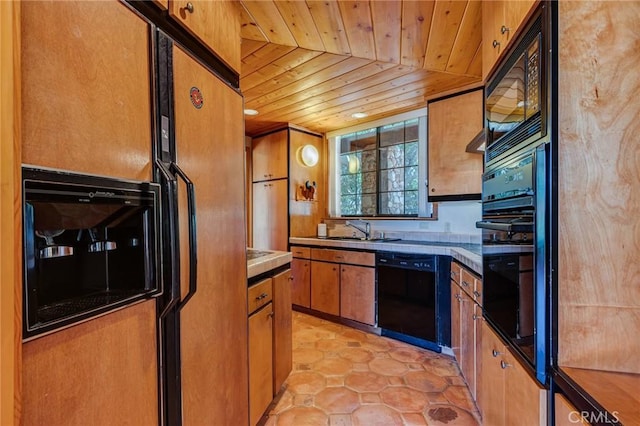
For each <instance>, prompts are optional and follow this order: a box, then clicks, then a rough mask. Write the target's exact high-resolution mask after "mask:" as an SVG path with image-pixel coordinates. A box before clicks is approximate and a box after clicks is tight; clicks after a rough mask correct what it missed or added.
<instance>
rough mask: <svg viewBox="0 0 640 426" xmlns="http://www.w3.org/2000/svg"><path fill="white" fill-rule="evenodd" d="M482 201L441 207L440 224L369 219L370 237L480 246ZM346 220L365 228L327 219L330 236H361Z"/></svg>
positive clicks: (359, 223) (439, 213) (448, 203)
mask: <svg viewBox="0 0 640 426" xmlns="http://www.w3.org/2000/svg"><path fill="white" fill-rule="evenodd" d="M481 212H482V206H481V205H480V202H479V201H453V202H443V203H439V204H438V220H413V219H409V220H401V219H400V220H388V219H387V220H385V219H367V220H366V222H369V223H370V224H371V236H372V237H373V238H376V237H379V236H380V232H383V233H384V237H386V238H401V239H403V240H415V241H441V242H452V243H471V244H481V242H482V232H481V231H480V230H479V229H477V228H476V222H477V221H479V220H480V219H481V217H482V213H481ZM346 220H350V221H352V222H353V223H354V224H356V225H359V226H360V225H362V223H361V221H359V220H358V219H357V218H353V219H343V218H340V219H325V220H324V223H326V224H327V231H328V235H329V236H351V235H353V233H354V232H355V234H356V236H360V235H362V233H361V232H359V231H357V230H355V229H354V228H352V227H349V226H345V225H344V223H345V221H346Z"/></svg>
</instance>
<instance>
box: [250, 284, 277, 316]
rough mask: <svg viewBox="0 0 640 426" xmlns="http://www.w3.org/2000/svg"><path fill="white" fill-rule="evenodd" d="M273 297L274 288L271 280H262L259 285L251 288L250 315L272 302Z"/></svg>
mask: <svg viewBox="0 0 640 426" xmlns="http://www.w3.org/2000/svg"><path fill="white" fill-rule="evenodd" d="M272 297H273V287H272V283H271V278H267V279H265V280H262V281H260V282H259V283H257V284H254V285H252V286H251V287H249V293H248V303H249V314H251V313H252V312H253V311H255V310H256V309H258V308H260V307H262V306H264V305H266V304H267V303H269V302H271V299H272Z"/></svg>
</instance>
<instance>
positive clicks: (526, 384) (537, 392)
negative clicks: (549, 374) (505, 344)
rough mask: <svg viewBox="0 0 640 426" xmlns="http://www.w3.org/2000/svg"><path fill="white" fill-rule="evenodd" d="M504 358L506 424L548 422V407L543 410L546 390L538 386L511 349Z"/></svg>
mask: <svg viewBox="0 0 640 426" xmlns="http://www.w3.org/2000/svg"><path fill="white" fill-rule="evenodd" d="M504 358H505V359H504V360H505V363H506V364H505V422H506V424H507V425H514V424H522V425H544V424H546V409H545V410H544V411H543V410H542V408H544V407H545V405H546V397H545V390H544V389H542V388H541V387H540V386H538V383H537V382H536V381H535V380H534V379H533V378H532V377H531V376H529V374H528V373H527V371H526V370H525V369H524V367H523V366H522V365H520V363H519V362H518V361H517V360H516V359H515V358H514V356H513V355H512V354H511V353H510V352H509V351H507V353H506V354H505V357H504ZM542 414H544V418H543V417H542V416H541V415H542Z"/></svg>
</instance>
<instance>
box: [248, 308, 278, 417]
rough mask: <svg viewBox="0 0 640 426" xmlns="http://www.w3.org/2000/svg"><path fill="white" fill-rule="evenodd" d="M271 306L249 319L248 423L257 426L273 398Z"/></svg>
mask: <svg viewBox="0 0 640 426" xmlns="http://www.w3.org/2000/svg"><path fill="white" fill-rule="evenodd" d="M272 360H273V304H272V303H269V304H267V305H266V306H264V307H263V308H261V309H260V310H259V311H257V312H255V313H254V314H252V315H251V316H250V317H249V424H251V425H255V424H256V423H258V421H259V420H260V418H261V417H262V414H263V413H264V411H265V410H266V409H267V407H268V406H269V404H270V403H271V400H272V399H273V361H272Z"/></svg>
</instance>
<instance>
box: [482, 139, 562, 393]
mask: <svg viewBox="0 0 640 426" xmlns="http://www.w3.org/2000/svg"><path fill="white" fill-rule="evenodd" d="M548 163H549V144H546V143H543V144H541V145H539V146H538V147H536V148H535V149H532V150H530V151H526V152H524V153H523V154H521V155H519V156H516V157H511V158H506V159H505V160H504V161H503V162H502V163H500V165H499V167H496V168H495V169H492V170H489V171H487V172H485V174H484V175H483V205H482V220H481V221H479V222H478V223H477V227H478V228H482V268H483V269H482V272H483V277H482V278H483V290H484V295H483V314H484V317H485V319H486V320H487V321H488V322H489V324H491V325H492V326H493V327H494V329H495V330H496V331H497V332H498V333H499V334H501V335H502V337H503V338H504V339H505V340H506V341H507V342H508V343H509V344H510V346H511V347H512V348H513V349H514V350H515V352H516V353H517V354H519V355H520V357H521V359H522V360H523V361H524V362H525V365H529V367H530V368H532V369H533V370H534V371H535V375H536V378H537V379H538V380H539V381H540V382H541V383H542V384H546V382H547V368H548V365H549V345H548V336H549V321H548V317H549V312H550V299H549V297H550V289H549V285H548V280H547V270H548V262H549V253H548V246H547V244H546V242H547V241H548V239H549V238H548V237H549V234H548V232H549V231H548V219H547V211H548V209H547V207H548V206H547V196H548V191H547V188H548V185H547V178H548V174H547V172H548V167H547V165H548Z"/></svg>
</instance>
